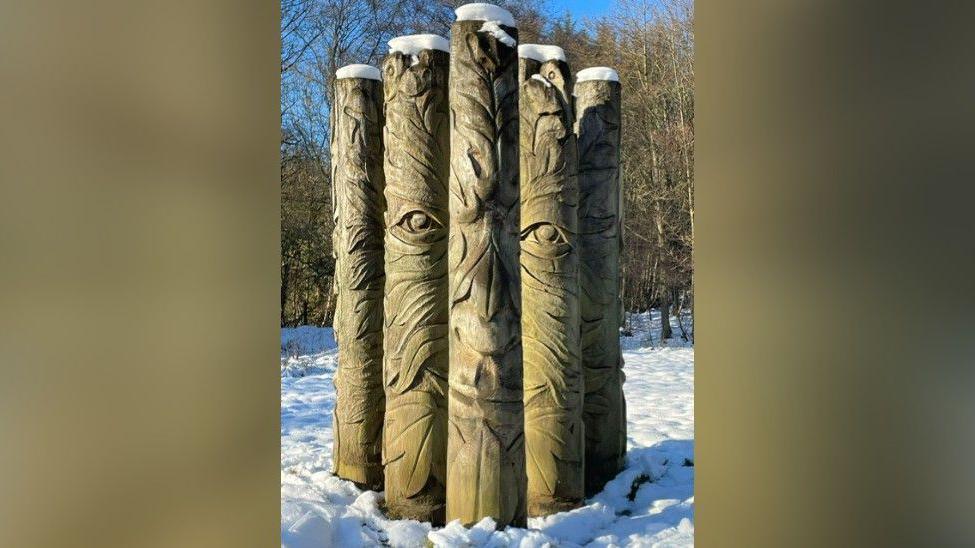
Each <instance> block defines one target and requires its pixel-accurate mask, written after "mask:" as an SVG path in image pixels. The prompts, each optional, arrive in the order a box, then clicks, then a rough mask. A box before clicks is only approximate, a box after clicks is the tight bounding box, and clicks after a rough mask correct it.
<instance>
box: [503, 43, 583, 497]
mask: <svg viewBox="0 0 975 548" xmlns="http://www.w3.org/2000/svg"><path fill="white" fill-rule="evenodd" d="M518 49H519V60H518V64H519V71H518V73H519V81H520V82H521V86H520V95H519V102H520V107H519V108H520V112H521V121H520V128H521V129H520V133H521V282H522V285H521V302H522V307H521V308H522V317H521V330H522V340H523V343H522V344H523V345H524V356H525V357H524V369H525V380H524V390H525V396H524V398H525V451H526V457H525V460H526V461H527V473H528V514H529V515H531V516H541V515H547V514H552V513H556V512H562V511H566V510H571V509H572V508H576V507H578V506H580V505H581V504H582V500H583V497H584V489H583V458H584V455H585V432H584V426H583V421H582V407H583V378H582V361H581V358H580V346H579V345H580V342H579V338H580V333H579V255H578V242H577V236H576V233H577V229H578V221H579V219H578V215H579V213H578V200H579V186H578V181H577V179H576V176H577V172H578V158H577V152H576V136H575V133H574V129H573V124H574V122H575V117H574V116H573V113H572V96H571V92H570V89H569V88H570V86H571V74H570V72H569V65H568V63H567V62H566V61H565V53H564V52H563V51H562V49H561V48H558V47H555V46H537V45H534V44H526V45H522V46H519V48H518Z"/></svg>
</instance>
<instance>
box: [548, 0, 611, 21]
mask: <svg viewBox="0 0 975 548" xmlns="http://www.w3.org/2000/svg"><path fill="white" fill-rule="evenodd" d="M614 3H615V2H613V0H548V5H549V6H550V7H551V8H552V11H553V12H555V13H562V12H565V11H567V10H568V11H569V12H570V13H572V15H573V16H575V17H578V18H580V19H582V18H584V17H599V16H601V15H606V14H608V13H609V11H610V9H612V7H613V4H614Z"/></svg>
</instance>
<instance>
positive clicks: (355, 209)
mask: <svg viewBox="0 0 975 548" xmlns="http://www.w3.org/2000/svg"><path fill="white" fill-rule="evenodd" d="M382 94H383V89H382V81H381V80H380V74H379V70H378V69H376V68H374V67H369V66H367V65H350V66H348V67H343V68H342V69H339V71H338V72H337V73H336V80H335V103H334V105H333V108H332V115H331V116H332V143H331V145H332V192H333V197H332V200H333V208H334V209H333V215H334V217H335V232H334V233H333V235H332V238H333V247H334V249H335V289H336V291H337V293H338V295H337V303H336V309H335V322H334V323H335V335H336V339H337V341H338V346H339V365H338V371H337V372H336V374H335V396H336V401H335V413H334V421H333V431H334V437H335V440H334V447H333V454H334V456H333V460H334V469H335V474H336V475H337V476H339V477H340V478H343V479H347V480H351V481H353V482H355V483H356V484H357V485H358V486H360V487H361V488H366V489H375V490H381V489H382V488H383V468H382V460H381V440H382V428H383V407H384V405H383V404H384V395H383V382H382V351H383V330H382V327H383V320H382V318H383V309H382V306H383V299H382V296H383V283H384V281H385V279H384V275H383V210H384V200H383V169H382V168H383V165H382V162H383V152H382V134H381V132H382V127H383V113H382Z"/></svg>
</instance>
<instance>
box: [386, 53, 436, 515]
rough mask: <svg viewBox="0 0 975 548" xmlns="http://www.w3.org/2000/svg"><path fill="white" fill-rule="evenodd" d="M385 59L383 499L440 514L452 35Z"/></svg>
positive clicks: (403, 509) (414, 511)
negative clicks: (449, 39)
mask: <svg viewBox="0 0 975 548" xmlns="http://www.w3.org/2000/svg"><path fill="white" fill-rule="evenodd" d="M389 44H390V53H389V55H388V56H387V57H386V60H385V62H384V63H383V72H384V88H385V96H386V103H385V107H384V108H385V112H386V126H385V128H384V130H383V131H384V137H385V146H386V150H385V159H386V161H385V168H386V169H385V173H386V190H385V194H386V204H387V210H386V296H385V311H386V318H385V332H384V342H385V350H384V360H385V365H384V381H385V389H386V422H385V427H384V429H383V463H384V465H385V467H386V506H387V509H388V511H389V514H390V515H391V516H393V517H395V518H400V519H403V518H405V519H415V520H419V521H430V522H433V523H434V524H435V525H442V524H443V523H444V506H445V496H446V487H445V486H446V482H447V473H446V458H447V359H448V355H447V226H448V213H447V177H448V174H449V164H448V163H447V155H448V150H449V146H448V145H449V142H448V138H449V137H448V128H449V125H448V124H449V111H448V110H447V74H448V70H449V63H450V56H449V53H448V51H449V45H448V42H447V40H446V39H444V38H441V37H439V36H433V35H418V36H408V37H407V36H403V37H399V38H395V39H393V40H391V41H390V43H389Z"/></svg>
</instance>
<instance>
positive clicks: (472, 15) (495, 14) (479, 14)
mask: <svg viewBox="0 0 975 548" xmlns="http://www.w3.org/2000/svg"><path fill="white" fill-rule="evenodd" d="M454 13H455V14H457V20H458V21H497V22H498V24H499V25H504V26H506V27H511V28H515V18H514V17H513V16H512V15H511V12H510V11H508V10H506V9H504V8H502V7H500V6H495V5H494V4H482V3H476V4H464V5H463V6H461V7H459V8H457V9H455V10H454Z"/></svg>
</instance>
